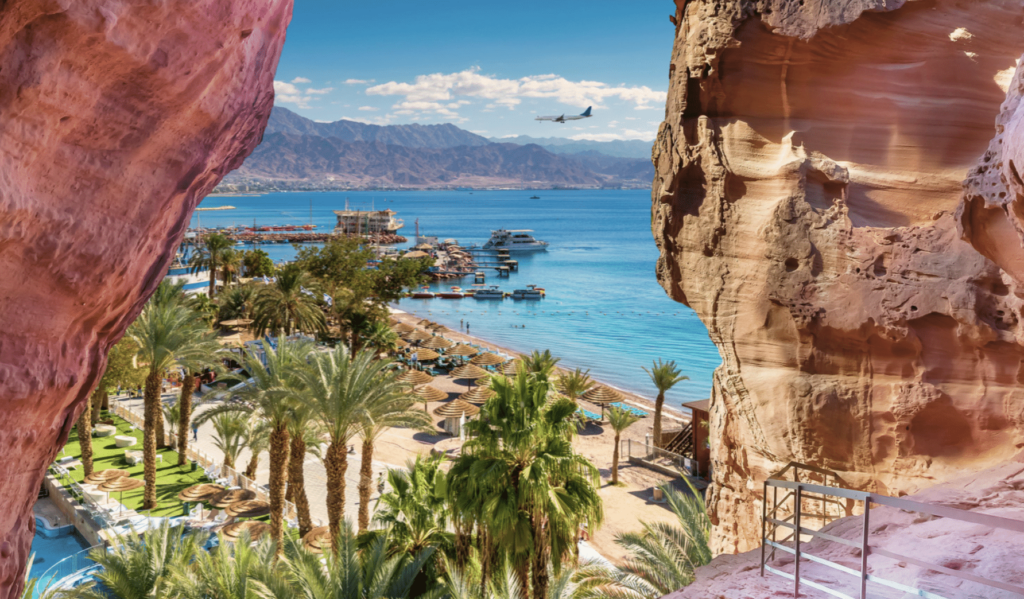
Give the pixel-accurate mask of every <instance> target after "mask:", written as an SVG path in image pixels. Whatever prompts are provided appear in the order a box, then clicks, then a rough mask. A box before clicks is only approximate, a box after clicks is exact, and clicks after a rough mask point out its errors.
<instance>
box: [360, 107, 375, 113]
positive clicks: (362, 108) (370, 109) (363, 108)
mask: <svg viewBox="0 0 1024 599" xmlns="http://www.w3.org/2000/svg"><path fill="white" fill-rule="evenodd" d="M359 110H367V111H371V112H375V111H377V110H380V108H377V107H375V106H360V107H359Z"/></svg>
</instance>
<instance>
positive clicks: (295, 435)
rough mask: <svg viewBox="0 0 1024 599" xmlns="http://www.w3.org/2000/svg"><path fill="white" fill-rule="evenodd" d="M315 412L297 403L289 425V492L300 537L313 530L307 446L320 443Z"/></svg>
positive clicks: (301, 403) (307, 406) (302, 403)
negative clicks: (307, 471) (307, 483)
mask: <svg viewBox="0 0 1024 599" xmlns="http://www.w3.org/2000/svg"><path fill="white" fill-rule="evenodd" d="M315 424H316V423H315V422H314V420H313V412H312V410H310V407H309V405H308V404H306V403H304V402H300V401H297V402H295V403H294V407H293V409H292V417H291V420H290V421H289V423H288V434H289V435H291V450H290V451H289V455H288V492H289V493H290V494H291V501H292V503H294V504H295V512H296V514H297V516H298V520H299V535H300V536H302V535H305V534H306V533H307V532H309V531H311V530H313V518H312V516H310V513H309V498H308V497H307V496H306V473H305V464H306V454H307V453H308V451H309V450H308V449H307V445H315V444H317V443H318V439H317V436H318V435H319V430H318V427H316V426H315Z"/></svg>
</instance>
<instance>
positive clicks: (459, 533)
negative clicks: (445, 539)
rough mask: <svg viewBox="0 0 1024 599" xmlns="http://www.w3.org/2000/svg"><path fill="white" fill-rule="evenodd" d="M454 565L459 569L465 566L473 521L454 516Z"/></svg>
mask: <svg viewBox="0 0 1024 599" xmlns="http://www.w3.org/2000/svg"><path fill="white" fill-rule="evenodd" d="M454 524H455V567H456V568H458V569H459V570H460V571H462V570H464V569H465V568H466V560H468V559H469V544H470V542H471V541H472V535H473V523H472V522H466V519H465V518H460V517H458V516H456V517H455V522H454Z"/></svg>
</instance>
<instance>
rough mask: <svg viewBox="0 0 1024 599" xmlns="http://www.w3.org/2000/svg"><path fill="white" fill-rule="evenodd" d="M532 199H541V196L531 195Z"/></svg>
mask: <svg viewBox="0 0 1024 599" xmlns="http://www.w3.org/2000/svg"><path fill="white" fill-rule="evenodd" d="M530 199H531V200H539V199H540V196H530Z"/></svg>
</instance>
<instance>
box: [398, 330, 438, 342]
mask: <svg viewBox="0 0 1024 599" xmlns="http://www.w3.org/2000/svg"><path fill="white" fill-rule="evenodd" d="M431 337H433V335H431V334H430V333H427V332H426V331H413V332H411V333H409V334H408V335H406V336H405V340H406V341H426V340H427V339H430V338H431Z"/></svg>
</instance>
